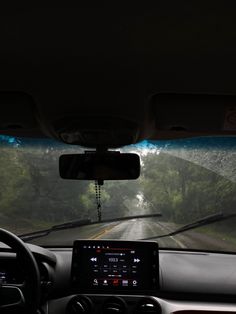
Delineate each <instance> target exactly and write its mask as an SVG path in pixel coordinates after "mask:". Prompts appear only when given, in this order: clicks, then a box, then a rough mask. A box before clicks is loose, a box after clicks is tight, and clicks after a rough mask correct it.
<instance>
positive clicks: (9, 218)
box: [0, 136, 236, 251]
mask: <svg viewBox="0 0 236 314" xmlns="http://www.w3.org/2000/svg"><path fill="white" fill-rule="evenodd" d="M0 139H1V143H2V145H1V155H0V171H1V172H0V173H1V176H0V180H1V189H0V195H1V198H0V218H1V227H3V228H6V229H8V230H10V231H13V232H15V233H17V234H23V233H29V232H33V231H36V230H41V229H47V228H50V227H51V226H52V225H56V224H61V223H65V222H67V221H73V220H83V219H84V220H86V219H90V220H92V221H96V220H97V211H96V198H95V188H94V182H93V181H70V180H68V181H67V180H62V179H61V178H60V177H59V173H58V159H59V156H60V155H61V154H65V153H78V152H82V151H83V149H82V148H81V147H74V146H70V145H68V146H66V145H64V144H60V143H56V142H54V141H52V140H41V141H40V140H38V141H36V140H32V139H31V140H30V139H28V140H27V139H24V140H23V139H15V138H10V137H6V136H4V137H2V138H0ZM122 151H124V152H131V151H132V152H137V153H138V154H139V155H140V157H141V163H142V172H141V176H140V178H139V179H138V180H134V181H111V182H105V185H104V187H103V188H102V191H101V193H102V194H101V198H102V214H103V215H102V216H103V218H104V219H111V218H115V217H122V216H133V215H144V214H153V213H157V212H161V213H162V217H161V218H154V219H142V220H141V219H133V220H131V221H125V222H119V223H118V222H117V223H115V222H114V223H111V224H105V223H104V224H100V225H92V226H83V227H80V228H75V229H70V230H63V231H62V230H61V231H57V232H55V233H53V234H50V236H48V237H47V239H46V238H45V239H44V238H41V239H39V240H38V242H37V243H39V244H45V245H46V244H48V245H50V244H53V245H60V244H63V243H64V244H66V245H69V244H70V245H71V243H72V242H73V240H74V239H76V238H94V239H95V238H111V239H120V238H122V239H140V238H147V237H152V236H155V235H159V234H164V233H167V232H171V231H173V230H174V229H176V228H178V227H180V226H182V225H184V224H188V223H191V222H192V221H195V220H197V219H200V218H201V217H205V216H207V215H212V214H214V213H218V212H222V213H224V214H228V213H233V212H235V207H236V206H235V205H236V183H235V182H236V138H234V137H231V138H230V137H228V138H198V139H192V140H191V139H187V140H178V141H166V142H146V141H145V142H143V143H140V144H138V145H131V146H129V147H125V148H122ZM234 226H235V225H234V222H233V220H231V221H225V222H221V223H217V224H214V225H211V226H207V227H204V228H202V229H201V230H199V231H194V232H193V231H192V232H189V234H188V239H187V240H186V237H187V233H185V235H184V237H185V238H184V239H183V236H182V235H181V236H176V237H175V238H174V239H171V238H170V239H165V241H164V239H163V242H161V243H160V244H161V245H162V246H165V247H182V248H184V247H190V248H195V247H196V245H197V243H198V248H199V249H201V248H204V247H205V248H207V249H209V248H212V249H217V248H216V244H217V245H218V246H219V245H220V246H219V248H218V249H221V250H227V249H229V250H235V251H236V249H234V246H235V243H236V232H235V231H234ZM199 234H200V235H199ZM199 237H200V238H199ZM203 237H205V241H203ZM209 239H211V240H212V239H213V240H212V241H211V240H209ZM200 240H201V241H200ZM44 241H45V242H44ZM63 241H64V242H63ZM35 243H36V242H35ZM199 243H201V244H200V245H199ZM206 243H208V244H206ZM199 246H200V247H199Z"/></svg>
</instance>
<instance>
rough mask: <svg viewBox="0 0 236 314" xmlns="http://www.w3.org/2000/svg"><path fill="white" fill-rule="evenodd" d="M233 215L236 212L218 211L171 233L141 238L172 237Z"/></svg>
mask: <svg viewBox="0 0 236 314" xmlns="http://www.w3.org/2000/svg"><path fill="white" fill-rule="evenodd" d="M233 217H236V213H235V214H223V213H217V214H214V215H209V216H206V217H203V218H201V219H199V220H196V221H194V222H192V223H190V224H187V225H184V226H182V227H180V228H178V229H176V230H174V231H171V232H169V233H165V234H162V235H157V236H153V237H148V238H145V239H141V240H153V239H160V238H166V237H171V236H174V235H176V234H179V233H182V232H185V231H188V230H192V229H195V228H199V227H202V226H206V225H210V224H212V223H215V222H218V221H223V220H226V219H229V218H233Z"/></svg>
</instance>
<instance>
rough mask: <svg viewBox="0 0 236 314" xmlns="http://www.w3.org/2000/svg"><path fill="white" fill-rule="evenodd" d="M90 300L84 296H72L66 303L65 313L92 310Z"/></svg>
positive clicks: (79, 313)
mask: <svg viewBox="0 0 236 314" xmlns="http://www.w3.org/2000/svg"><path fill="white" fill-rule="evenodd" d="M92 307H93V304H92V301H91V300H90V298H88V297H85V296H75V297H73V298H72V299H71V300H70V302H69V303H68V305H67V309H66V313H67V314H89V313H91V312H92Z"/></svg>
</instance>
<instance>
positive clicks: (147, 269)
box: [71, 240, 159, 293]
mask: <svg viewBox="0 0 236 314" xmlns="http://www.w3.org/2000/svg"><path fill="white" fill-rule="evenodd" d="M71 276H72V284H73V287H74V288H76V290H77V291H78V292H84V293H85V292H93V291H96V292H99V291H101V292H109V291H111V292H114V291H121V292H125V291H130V290H132V291H135V292H136V293H138V292H139V291H140V292H143V291H156V290H157V289H158V286H159V259H158V244H157V243H156V242H137V241H135V242H134V241H100V240H77V241H75V242H74V248H73V258H72V273H71Z"/></svg>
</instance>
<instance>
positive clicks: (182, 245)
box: [156, 222, 187, 249]
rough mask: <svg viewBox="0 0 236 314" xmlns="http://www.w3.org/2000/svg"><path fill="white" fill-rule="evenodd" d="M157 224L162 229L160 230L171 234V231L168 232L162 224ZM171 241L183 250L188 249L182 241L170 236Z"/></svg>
mask: <svg viewBox="0 0 236 314" xmlns="http://www.w3.org/2000/svg"><path fill="white" fill-rule="evenodd" d="M156 224H157V225H158V226H159V227H160V229H161V230H162V231H163V232H164V233H166V232H170V230H168V228H167V227H164V226H163V225H162V224H161V223H159V222H156ZM170 239H171V240H173V241H174V242H175V243H176V244H177V245H179V246H180V247H181V249H187V246H186V245H184V244H183V243H182V242H181V241H180V240H177V239H176V238H174V237H173V236H170Z"/></svg>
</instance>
